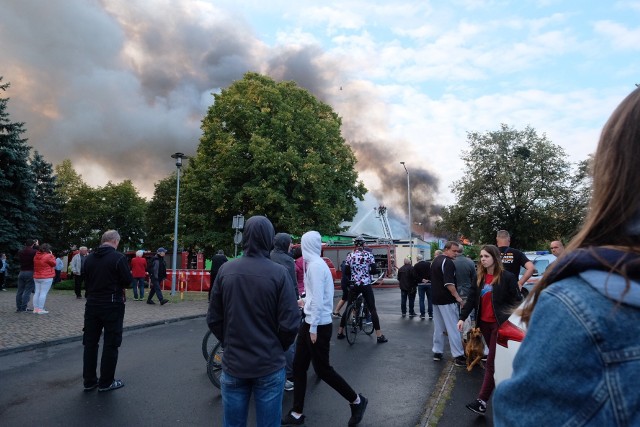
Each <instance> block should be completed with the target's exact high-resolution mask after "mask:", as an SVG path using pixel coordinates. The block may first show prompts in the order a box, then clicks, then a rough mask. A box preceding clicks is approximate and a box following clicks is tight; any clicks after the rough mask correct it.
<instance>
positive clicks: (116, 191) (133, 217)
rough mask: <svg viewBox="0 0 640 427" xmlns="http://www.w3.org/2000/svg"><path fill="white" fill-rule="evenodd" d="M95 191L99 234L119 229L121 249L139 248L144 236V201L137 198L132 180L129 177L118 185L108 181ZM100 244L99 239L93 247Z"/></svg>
mask: <svg viewBox="0 0 640 427" xmlns="http://www.w3.org/2000/svg"><path fill="white" fill-rule="evenodd" d="M95 191H96V193H97V196H96V197H97V203H98V211H97V218H96V224H95V227H96V228H97V229H98V230H99V233H98V234H99V237H102V233H103V232H104V231H106V230H109V229H114V230H118V233H120V249H121V250H123V251H127V250H137V249H140V248H142V246H143V243H144V240H145V236H146V233H145V231H144V215H145V211H146V208H147V202H146V201H145V200H144V198H142V197H140V195H139V194H138V190H137V189H136V188H135V187H134V186H133V183H132V182H131V181H130V180H125V181H123V182H121V183H119V184H114V183H112V182H109V183H107V185H105V186H104V187H102V188H99V189H97V190H95ZM99 243H100V241H99V240H98V241H97V242H95V243H93V246H97V245H98V244H99Z"/></svg>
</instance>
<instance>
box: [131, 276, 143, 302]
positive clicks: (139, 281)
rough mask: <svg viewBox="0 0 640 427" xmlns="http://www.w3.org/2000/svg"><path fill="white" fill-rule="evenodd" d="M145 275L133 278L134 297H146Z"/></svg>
mask: <svg viewBox="0 0 640 427" xmlns="http://www.w3.org/2000/svg"><path fill="white" fill-rule="evenodd" d="M144 285H145V282H144V277H134V278H133V297H134V298H136V299H137V298H138V295H140V298H141V299H142V298H144Z"/></svg>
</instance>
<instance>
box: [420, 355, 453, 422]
mask: <svg viewBox="0 0 640 427" xmlns="http://www.w3.org/2000/svg"><path fill="white" fill-rule="evenodd" d="M454 371H455V366H454V365H453V363H450V364H449V366H448V367H445V368H444V369H443V370H442V373H441V374H440V378H438V382H437V383H436V388H435V390H434V391H433V393H431V396H429V399H427V403H426V405H425V413H424V415H423V416H422V418H421V419H420V424H419V426H420V427H429V425H430V423H435V424H434V425H437V423H438V420H439V419H440V417H442V414H441V413H440V414H437V413H436V412H437V410H438V406H439V405H440V403H441V402H442V401H444V402H446V401H447V400H448V399H449V397H450V395H451V388H452V387H453V385H454V384H455V374H454V373H453V372H454Z"/></svg>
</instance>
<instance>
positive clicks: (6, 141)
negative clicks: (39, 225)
mask: <svg viewBox="0 0 640 427" xmlns="http://www.w3.org/2000/svg"><path fill="white" fill-rule="evenodd" d="M8 88H9V83H4V84H3V83H2V77H0V92H1V93H4V92H6V91H7V89H8ZM8 102H9V98H3V97H0V210H1V212H2V214H0V252H5V253H7V258H8V259H9V260H11V258H12V257H13V255H14V254H15V253H16V252H17V251H18V250H19V249H20V248H21V247H22V245H23V243H24V241H25V240H26V239H28V238H37V237H38V236H36V235H35V232H36V222H35V217H36V207H35V204H34V198H35V191H34V190H35V179H34V176H33V172H32V170H31V166H30V164H29V152H30V150H31V147H29V146H28V145H27V140H26V139H25V138H23V137H22V135H23V134H24V132H25V129H24V123H20V122H12V121H11V119H10V118H9V113H8V112H7V104H8ZM10 262H11V261H10Z"/></svg>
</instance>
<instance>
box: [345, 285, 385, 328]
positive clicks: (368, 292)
mask: <svg viewBox="0 0 640 427" xmlns="http://www.w3.org/2000/svg"><path fill="white" fill-rule="evenodd" d="M360 292H362V297H363V298H364V302H365V303H366V304H367V308H368V309H369V313H371V321H372V322H373V329H375V330H376V331H379V330H380V318H379V317H378V310H376V297H375V296H374V295H373V289H371V285H367V286H354V287H352V288H351V289H350V290H349V300H348V302H347V307H349V304H351V303H352V302H353V301H355V299H356V298H358V294H359V293H360ZM346 324H347V312H346V311H345V313H344V315H343V316H342V319H340V327H341V328H344V325H346Z"/></svg>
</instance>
